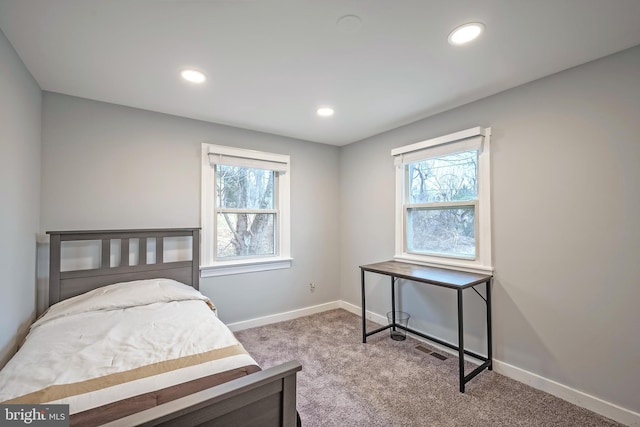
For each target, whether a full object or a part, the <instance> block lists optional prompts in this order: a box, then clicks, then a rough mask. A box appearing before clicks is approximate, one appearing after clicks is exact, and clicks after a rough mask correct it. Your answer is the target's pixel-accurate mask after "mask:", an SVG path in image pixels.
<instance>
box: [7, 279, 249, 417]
mask: <svg viewBox="0 0 640 427" xmlns="http://www.w3.org/2000/svg"><path fill="white" fill-rule="evenodd" d="M212 309H213V306H212V305H211V304H210V302H209V300H208V298H206V297H205V296H203V295H202V294H201V293H199V292H198V291H196V290H194V289H193V288H191V287H188V286H186V285H183V284H181V283H178V282H175V281H173V280H168V279H158V280H146V281H137V282H128V283H121V284H116V285H111V286H107V287H104V288H100V289H97V290H95V291H91V292H88V293H87V294H83V295H80V296H78V297H74V298H71V299H68V300H65V301H62V302H60V303H58V304H56V305H54V306H52V307H51V308H50V309H49V310H48V311H47V313H46V314H45V315H44V316H42V317H41V318H40V319H39V320H38V321H36V322H35V323H34V324H33V325H32V327H31V330H30V332H29V335H28V336H27V339H26V340H25V342H24V344H23V346H22V348H21V349H20V351H19V352H18V353H17V354H16V355H15V356H14V358H13V359H11V360H10V361H9V363H8V364H7V365H6V366H5V367H4V369H3V370H2V371H0V402H7V403H68V404H70V412H71V413H72V414H73V413H76V412H80V411H84V410H87V409H91V408H95V407H97V406H101V405H104V404H106V403H109V402H112V401H117V400H121V399H125V398H127V397H132V396H136V395H138V394H141V393H145V392H148V391H152V390H156V389H159V388H164V387H168V386H171V385H175V384H179V383H181V382H184V381H188V380H191V379H195V378H198V377H201V376H203V375H205V374H206V375H211V374H213V373H215V372H222V371H226V370H229V369H234V368H238V367H241V366H246V365H257V363H256V362H255V361H254V360H253V359H252V358H251V357H250V356H249V355H248V354H247V353H246V352H245V351H244V349H243V348H242V346H241V345H240V343H239V342H238V341H237V340H236V339H235V337H234V336H233V334H232V333H231V331H229V329H228V328H227V327H226V326H225V325H224V324H223V323H222V322H221V321H220V320H219V319H218V318H217V317H216V316H215V315H214V314H213V312H212ZM211 355H214V356H211ZM220 357H221V358H220ZM121 377H122V378H121ZM123 378H125V379H126V381H121V380H122V379H123ZM98 383H99V384H100V385H97V384H98Z"/></svg>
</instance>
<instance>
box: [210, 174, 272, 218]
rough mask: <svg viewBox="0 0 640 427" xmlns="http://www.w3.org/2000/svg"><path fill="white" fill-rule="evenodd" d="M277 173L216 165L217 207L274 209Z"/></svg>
mask: <svg viewBox="0 0 640 427" xmlns="http://www.w3.org/2000/svg"><path fill="white" fill-rule="evenodd" d="M274 178H275V172H274V171H270V170H264V169H252V168H243V167H238V166H226V165H216V205H217V207H219V208H245V209H273V206H274V200H275V195H274V191H273V189H274V185H273V181H274Z"/></svg>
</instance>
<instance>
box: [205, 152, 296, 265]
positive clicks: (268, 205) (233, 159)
mask: <svg viewBox="0 0 640 427" xmlns="http://www.w3.org/2000/svg"><path fill="white" fill-rule="evenodd" d="M289 164H290V159H289V156H287V155H282V154H272V153H264V152H259V151H253V150H245V149H240V148H233V147H224V146H219V145H212V144H202V262H201V264H202V265H201V274H202V276H203V277H209V276H218V275H224V274H236V273H244V272H251V271H262V270H272V269H277V268H287V267H290V266H291V256H290V250H289V240H290V239H289Z"/></svg>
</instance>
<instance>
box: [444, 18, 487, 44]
mask: <svg viewBox="0 0 640 427" xmlns="http://www.w3.org/2000/svg"><path fill="white" fill-rule="evenodd" d="M483 30H484V25H483V24H481V23H480V22H471V23H469V24H464V25H461V26H459V27H458V28H456V29H454V30H453V31H451V33H450V34H449V43H451V44H453V45H461V44H465V43H469V42H470V41H471V40H475V39H476V38H477V37H478V36H479V35H480V34H481V33H482V31H483Z"/></svg>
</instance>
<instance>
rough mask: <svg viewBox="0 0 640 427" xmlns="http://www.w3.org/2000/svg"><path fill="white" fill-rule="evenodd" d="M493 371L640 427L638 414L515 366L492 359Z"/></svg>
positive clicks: (621, 421)
mask: <svg viewBox="0 0 640 427" xmlns="http://www.w3.org/2000/svg"><path fill="white" fill-rule="evenodd" d="M493 369H494V370H495V371H496V372H497V373H499V374H502V375H504V376H505V377H509V378H511V379H513V380H516V381H519V382H521V383H524V384H527V385H529V386H531V387H533V388H536V389H538V390H542V391H544V392H546V393H549V394H552V395H554V396H556V397H559V398H560V399H564V400H566V401H567V402H570V403H573V404H574V405H577V406H581V407H583V408H586V409H588V410H590V411H593V412H596V413H598V414H600V415H603V416H605V417H607V418H611V419H612V420H614V421H617V422H619V423H622V424H624V425H627V426H633V427H637V426H640V414H639V413H637V412H634V411H631V410H629V409H626V408H623V407H621V406H618V405H616V404H614V403H611V402H607V401H605V400H602V399H600V398H598V397H595V396H592V395H590V394H587V393H584V392H582V391H580V390H576V389H574V388H571V387H569V386H566V385H564V384H560V383H559V382H556V381H554V380H551V379H549V378H545V377H541V376H540V375H538V374H534V373H533V372H529V371H525V370H524V369H521V368H518V367H517V366H513V365H510V364H508V363H506V362H502V361H500V360H496V359H493Z"/></svg>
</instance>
